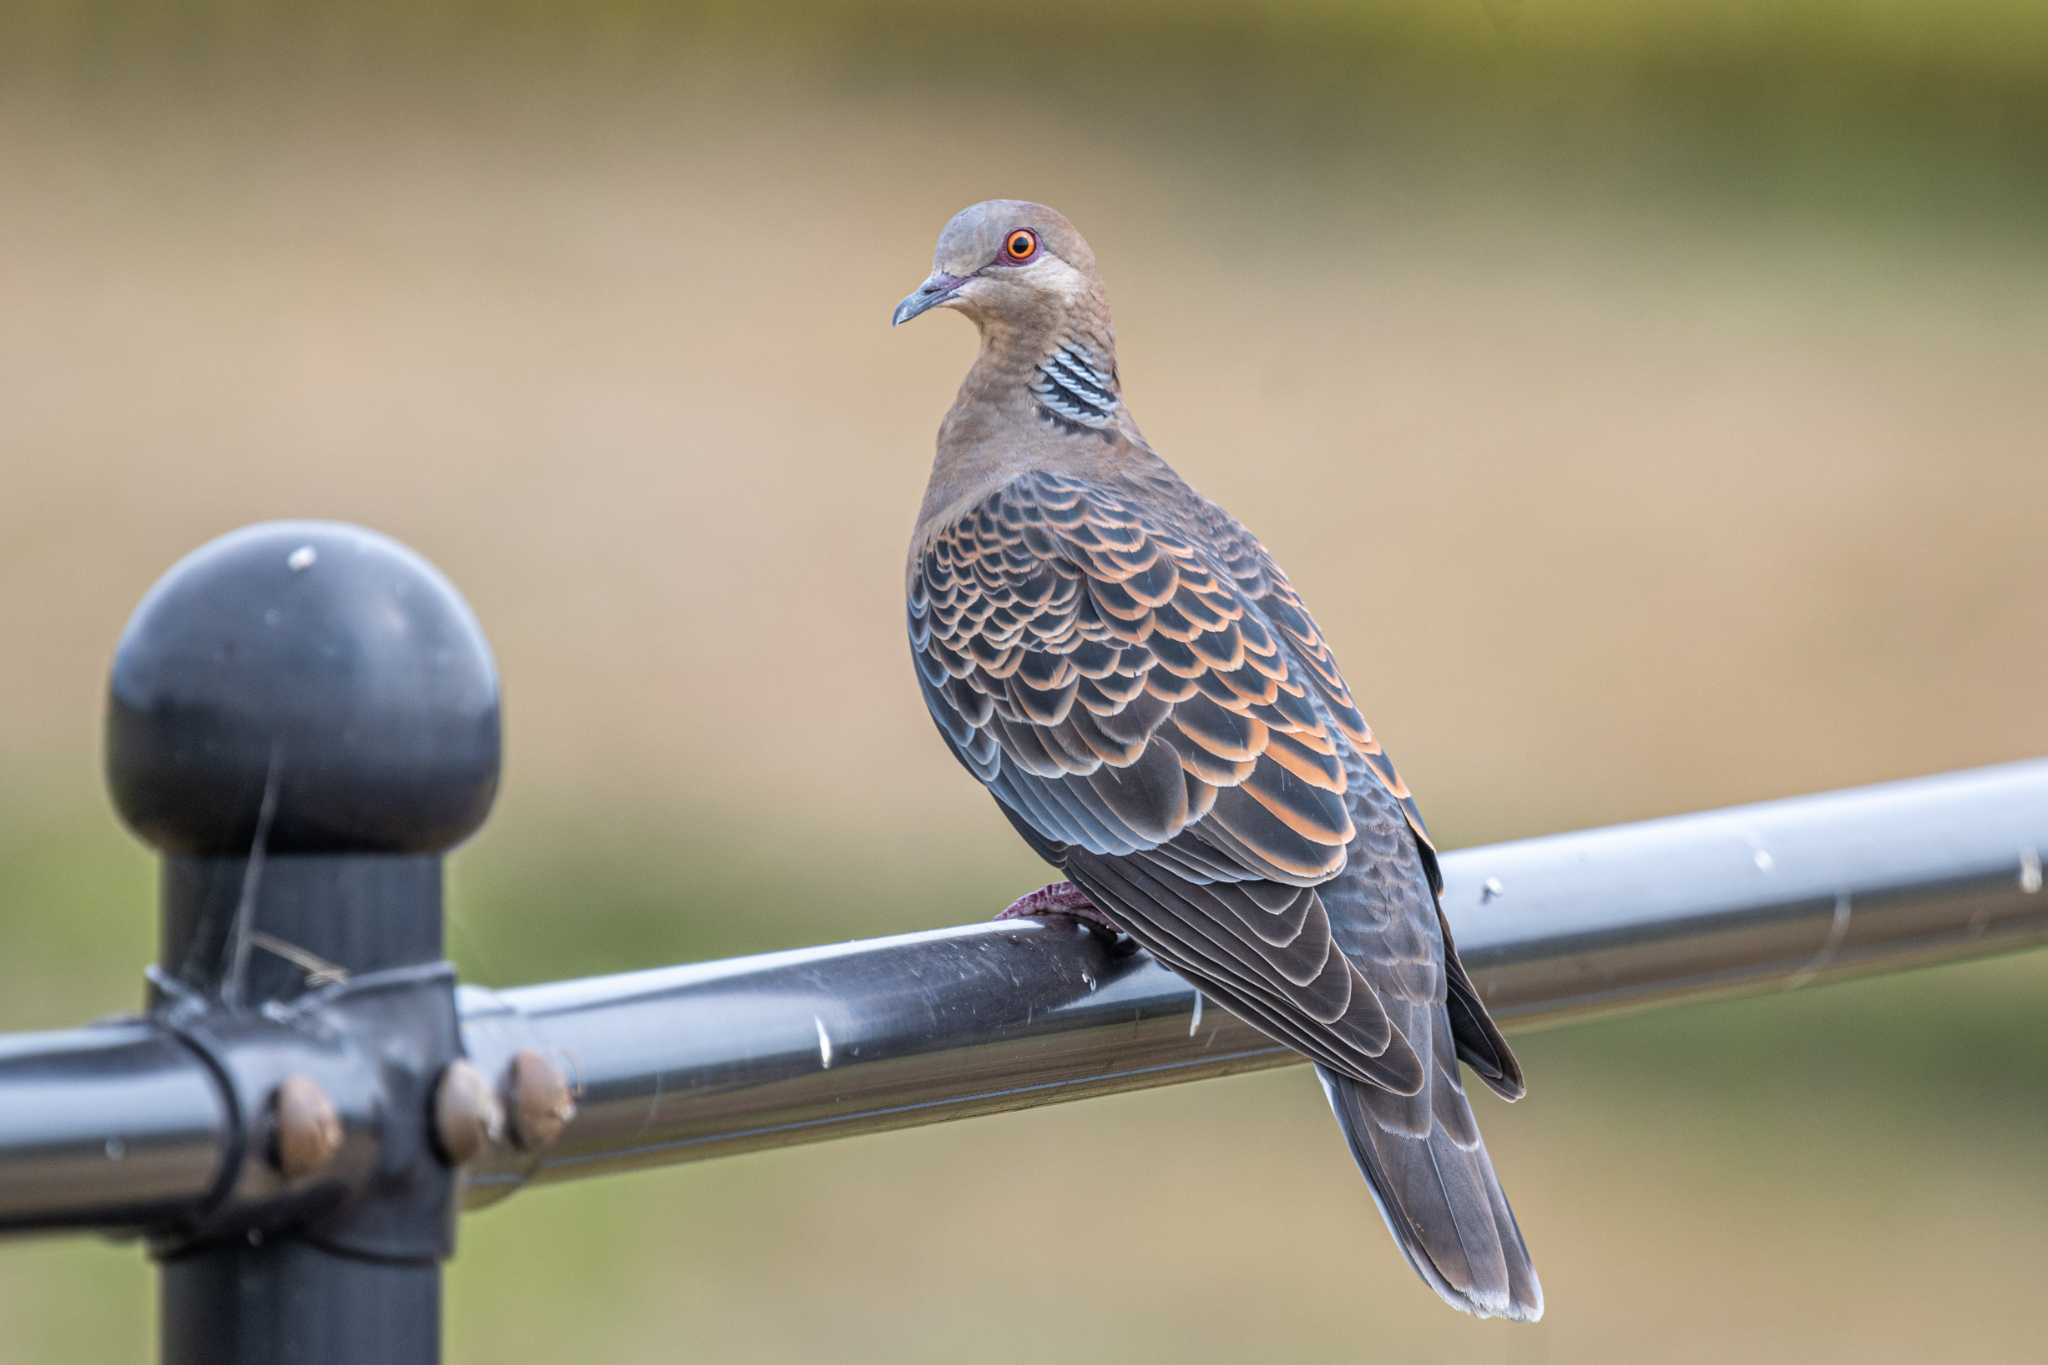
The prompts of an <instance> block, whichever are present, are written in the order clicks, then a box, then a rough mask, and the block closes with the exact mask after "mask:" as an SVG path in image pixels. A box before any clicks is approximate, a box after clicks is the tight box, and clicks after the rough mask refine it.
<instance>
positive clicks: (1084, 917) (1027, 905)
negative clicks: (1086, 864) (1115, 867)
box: [996, 882, 1119, 938]
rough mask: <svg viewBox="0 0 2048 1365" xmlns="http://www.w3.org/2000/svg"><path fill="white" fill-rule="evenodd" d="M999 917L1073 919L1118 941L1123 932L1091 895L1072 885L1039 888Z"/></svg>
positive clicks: (1018, 900)
mask: <svg viewBox="0 0 2048 1365" xmlns="http://www.w3.org/2000/svg"><path fill="white" fill-rule="evenodd" d="M996 918H997V919H1064V920H1073V921H1074V922H1076V923H1078V924H1085V925H1087V926H1088V928H1089V929H1090V930H1091V931H1093V932H1095V933H1098V934H1101V935H1102V936H1103V937H1104V938H1115V937H1116V936H1117V934H1118V932H1119V931H1118V929H1117V927H1116V925H1115V924H1113V923H1111V922H1110V918H1109V916H1108V915H1105V914H1103V913H1102V910H1101V908H1100V907H1099V906H1097V905H1096V904H1095V902H1094V901H1091V900H1089V899H1088V893H1087V892H1086V891H1083V890H1082V889H1081V888H1080V887H1078V886H1076V885H1074V884H1073V883H1072V882H1054V883H1053V884H1052V885H1051V886H1041V887H1039V888H1038V889H1037V890H1036V891H1033V892H1032V893H1031V894H1030V895H1028V896H1019V897H1018V898H1017V899H1016V900H1014V901H1012V902H1011V903H1010V906H1009V908H1008V909H1007V910H1004V911H1003V912H1002V913H1001V914H999V915H997V916H996Z"/></svg>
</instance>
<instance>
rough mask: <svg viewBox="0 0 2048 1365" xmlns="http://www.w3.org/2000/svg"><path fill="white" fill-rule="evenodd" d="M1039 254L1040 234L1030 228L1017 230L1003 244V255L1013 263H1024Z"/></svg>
mask: <svg viewBox="0 0 2048 1365" xmlns="http://www.w3.org/2000/svg"><path fill="white" fill-rule="evenodd" d="M1037 254H1038V234H1037V233H1035V232H1033V231H1032V230H1031V229H1030V228H1017V229H1015V230H1013V231H1012V232H1011V233H1010V235H1009V238H1008V239H1007V240H1005V241H1004V243H1003V255H1005V256H1007V257H1009V258H1010V259H1011V260H1013V261H1018V262H1023V261H1028V260H1030V259H1031V258H1032V257H1033V256H1036V255H1037Z"/></svg>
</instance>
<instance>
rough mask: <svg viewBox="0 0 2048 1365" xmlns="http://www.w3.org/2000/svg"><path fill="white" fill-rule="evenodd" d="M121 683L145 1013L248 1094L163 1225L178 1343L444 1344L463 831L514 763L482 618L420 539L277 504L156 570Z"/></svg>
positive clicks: (431, 1354)
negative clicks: (452, 929)
mask: <svg viewBox="0 0 2048 1365" xmlns="http://www.w3.org/2000/svg"><path fill="white" fill-rule="evenodd" d="M111 693H112V694H111V705H110V708H109V712H108V718H107V773H108V780H109V784H110V785H111V787H112V789H113V794H114V800H115V804H116V805H117V806H118V807H119V808H120V811H121V814H122V816H123V817H124V818H125V819H126V820H127V821H128V823H129V824H130V826H132V827H133V828H134V829H135V831H136V832H137V833H138V834H140V835H141V836H142V837H143V838H144V839H146V840H147V841H149V842H150V843H151V844H153V845H154V846H155V847H156V848H157V849H159V850H160V851H161V852H162V853H163V855H164V863H163V876H162V936H161V950H160V960H159V963H158V967H157V969H156V971H155V972H154V973H153V975H152V985H153V989H152V993H151V1000H150V1009H149V1013H148V1015H147V1017H146V1019H145V1020H144V1021H142V1022H141V1024H140V1025H138V1026H137V1027H145V1028H148V1029H150V1030H151V1031H152V1032H153V1033H154V1034H155V1035H156V1036H157V1038H158V1039H159V1040H169V1041H170V1042H171V1043H172V1044H173V1045H175V1046H177V1047H179V1048H181V1049H183V1050H184V1051H185V1052H186V1054H187V1056H188V1058H190V1059H192V1060H196V1062H197V1063H198V1065H199V1067H200V1068H202V1069H203V1070H204V1072H205V1073H206V1074H207V1075H208V1076H209V1077H210V1080H211V1083H212V1085H213V1087H214V1091H215V1096H216V1099H217V1101H218V1103H219V1107H220V1110H221V1111H222V1113H223V1114H224V1116H225V1124H224V1129H225V1131H224V1132H223V1133H222V1134H221V1137H222V1138H223V1139H224V1140H223V1141H222V1142H221V1145H220V1147H219V1150H218V1152H217V1157H218V1160H217V1165H216V1168H215V1170H214V1171H213V1172H212V1173H211V1180H210V1182H209V1185H208V1188H207V1191H206V1194H205V1195H204V1197H203V1199H202V1200H201V1201H200V1202H199V1204H198V1205H197V1206H196V1207H191V1208H182V1207H181V1208H178V1209H177V1213H176V1216H175V1217H174V1218H173V1219H172V1220H171V1221H170V1222H169V1223H168V1224H167V1225H165V1224H160V1225H158V1226H157V1228H156V1229H155V1235H154V1239H153V1249H154V1251H155V1253H156V1255H157V1257H158V1259H159V1261H160V1264H161V1267H162V1280H161V1293H162V1313H161V1334H160V1341H161V1355H162V1359H163V1361H164V1363H165V1365H202V1362H203V1363H204V1365H371V1363H372V1362H376V1365H428V1363H429V1362H433V1361H436V1360H438V1359H439V1356H440V1276H441V1261H442V1260H443V1259H445V1258H446V1257H447V1256H448V1255H449V1254H450V1253H451V1251H452V1249H453V1220H454V1215H455V1198H454V1195H455V1180H454V1175H453V1172H452V1171H451V1170H450V1169H449V1167H448V1166H447V1164H446V1163H445V1162H444V1161H443V1160H442V1159H441V1158H440V1157H439V1156H438V1155H437V1154H436V1152H435V1150H434V1146H433V1143H432V1141H431V1138H430V1120H429V1115H430V1111H431V1108H432V1104H431V1096H432V1087H433V1084H434V1081H435V1079H436V1077H437V1076H438V1075H439V1074H440V1072H441V1071H442V1069H443V1068H444V1067H445V1066H447V1065H448V1064H449V1063H450V1062H451V1061H453V1060H454V1059H455V1058H456V1057H457V1056H458V1055H459V1050H460V1039H459V1036H458V1033H457V1028H456V1019H455V1010H454V980H453V973H452V972H451V971H450V970H449V969H448V967H447V965H446V964H445V963H443V962H442V961H441V931H442V911H441V885H442V877H441V855H442V854H443V853H444V852H445V851H446V850H447V849H448V848H450V847H452V846H453V845H454V844H456V843H457V842H459V841H460V840H461V839H463V838H464V837H466V836H467V835H468V834H469V833H471V832H472V831H473V830H475V829H476V827H477V826H478V825H479V824H480V823H481V822H482V820H483V818H484V815H485V814H486V812H487V811H488V810H489V808H490V803H491V798H492V796H493V794H494V793H495V791H496V787H497V778H498V766H499V720H498V684H497V674H496V669H495V666H494V665H493V663H492V660H491V655H490V651H489V649H488V647H487V646H486V645H485V643H484V639H483V635H482V632H481V631H480V630H479V629H478V627H477V623H476V620H475V618H474V617H473V616H472V615H471V614H470V612H469V609H468V608H467V607H466V606H465V605H464V604H463V602H462V600H461V598H460V597H459V596H458V595H457V594H456V592H455V590H454V589H453V588H452V587H450V586H449V584H448V583H447V581H446V580H445V579H443V578H442V577H441V576H440V575H439V574H438V573H437V572H435V571H434V569H433V568H432V567H431V566H429V565H428V564H426V563H425V562H424V561H423V560H421V559H420V558H419V557H418V556H416V555H414V554H412V553H411V552H410V551H408V550H406V549H404V548H403V547H401V546H399V545H397V544H395V543H393V542H391V541H389V540H386V539H384V538H383V537H381V536H377V535H373V534H371V533H369V532H366V531H362V530H359V529H356V528H353V527H347V526H339V525H333V524H328V523H313V522H301V523H274V524H270V525H264V526H256V527H251V528H248V529H246V530H243V531H239V532H236V533H234V534H232V535H229V536H226V537H223V538H222V539H220V540H218V541H215V542H214V543H213V544H211V545H208V546H206V547H205V548H203V549H201V550H199V551H198V552H196V553H195V554H193V555H191V556H189V557H188V558H187V559H185V560H184V561H183V562H182V563H180V564H178V565H177V566H176V567H175V568H173V569H172V570H171V571H170V573H169V574H167V575H166V576H165V577H164V579H163V580H162V581H161V582H160V583H158V584H157V586H156V587H155V588H154V589H152V590H151V591H150V593H149V594H148V596H147V597H146V598H145V599H144V600H143V602H142V604H141V606H140V607H139V608H138V609H137V611H136V614H135V617H134V619H133V620H132V621H131V622H130V623H129V626H128V629H127V631H126V633H125V634H124V635H123V637H122V640H121V644H120V648H119V650H118V652H117V654H116V656H115V660H114V669H113V680H112V690H111ZM138 1046H139V1044H138Z"/></svg>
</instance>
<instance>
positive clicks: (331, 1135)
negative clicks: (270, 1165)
mask: <svg viewBox="0 0 2048 1365" xmlns="http://www.w3.org/2000/svg"><path fill="white" fill-rule="evenodd" d="M270 1118H271V1125H272V1129H273V1133H274V1137H275V1140H274V1142H273V1144H272V1148H271V1159H272V1161H273V1162H274V1163H275V1164H276V1166H277V1169H278V1171H279V1173H280V1174H282V1175H283V1176H284V1178H285V1179H286V1180H303V1179H305V1178H306V1177H307V1176H311V1175H318V1174H319V1173H320V1172H321V1171H323V1170H325V1169H326V1168H327V1164H328V1163H329V1162H331V1161H333V1160H334V1158H335V1156H336V1155H337V1154H338V1153H339V1152H340V1151H341V1139H342V1131H341V1115H340V1114H338V1113H337V1112H335V1108H334V1101H333V1100H330V1099H328V1098H327V1092H326V1091H324V1090H322V1089H321V1088H320V1086H319V1085H318V1083H316V1082H315V1081H313V1080H312V1079H311V1078H309V1077H306V1076H287V1077H285V1078H284V1080H283V1081H281V1082H279V1084H278V1087H277V1090H276V1092H275V1093H274V1094H273V1095H272V1096H271V1099H270Z"/></svg>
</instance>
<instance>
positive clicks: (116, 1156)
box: [107, 1138, 128, 1161]
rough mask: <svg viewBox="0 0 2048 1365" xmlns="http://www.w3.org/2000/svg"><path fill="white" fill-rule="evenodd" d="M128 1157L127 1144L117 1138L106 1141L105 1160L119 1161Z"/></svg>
mask: <svg viewBox="0 0 2048 1365" xmlns="http://www.w3.org/2000/svg"><path fill="white" fill-rule="evenodd" d="M127 1155H128V1144H127V1143H125V1142H123V1141H121V1139H119V1138H108V1139H107V1160H109V1161H119V1160H120V1159H121V1158H123V1157H125V1156H127Z"/></svg>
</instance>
